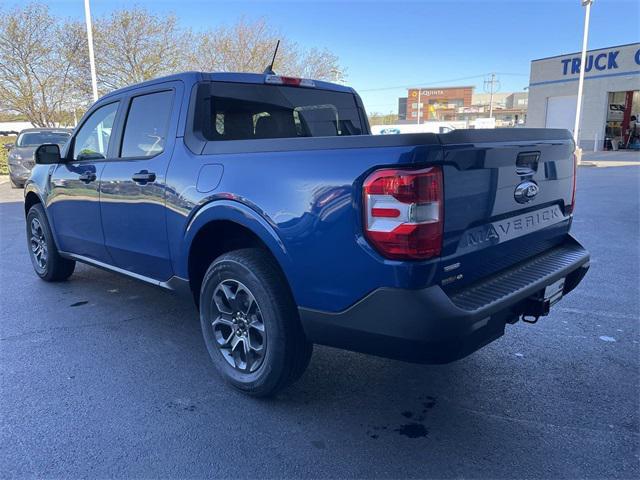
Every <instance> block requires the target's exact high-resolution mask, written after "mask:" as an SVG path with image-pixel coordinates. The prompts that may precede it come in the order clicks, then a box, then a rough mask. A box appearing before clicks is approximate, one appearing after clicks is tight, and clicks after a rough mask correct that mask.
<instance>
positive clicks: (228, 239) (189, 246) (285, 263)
mask: <svg viewBox="0 0 640 480" xmlns="http://www.w3.org/2000/svg"><path fill="white" fill-rule="evenodd" d="M184 244H185V246H184V251H183V262H182V263H183V265H182V268H181V270H182V271H183V272H185V273H186V274H187V278H188V279H189V285H190V288H191V291H192V293H193V296H194V299H195V300H196V305H197V302H198V298H199V295H200V286H201V284H202V279H203V277H204V274H205V273H206V271H207V268H209V265H210V264H211V262H212V261H213V260H215V259H216V258H217V257H219V256H220V255H222V254H224V253H227V252H229V251H232V250H236V249H240V248H247V247H256V248H262V249H263V250H264V251H265V252H267V253H268V254H269V255H270V256H271V257H272V258H273V259H274V260H275V262H276V264H277V265H278V266H279V267H280V271H281V273H282V275H283V277H284V279H285V281H286V284H287V285H288V287H289V290H290V291H291V294H292V298H294V299H295V297H294V296H293V295H294V293H293V291H292V288H291V283H290V281H289V279H290V278H291V270H292V263H291V261H290V258H289V256H288V254H287V250H286V247H285V245H284V244H283V242H282V241H281V239H280V238H279V236H278V234H277V233H276V230H275V228H274V227H273V226H272V225H271V224H270V223H269V222H267V220H265V218H264V217H263V216H262V215H260V214H259V213H258V212H256V211H255V210H253V209H251V208H249V207H247V206H246V205H244V204H242V203H239V202H235V201H227V200H223V201H218V202H213V203H211V204H209V205H206V206H204V207H202V208H201V209H200V210H199V211H198V212H197V213H196V215H195V216H194V217H193V218H192V220H191V221H190V222H189V225H188V227H187V230H186V234H185V241H184Z"/></svg>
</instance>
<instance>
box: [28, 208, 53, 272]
mask: <svg viewBox="0 0 640 480" xmlns="http://www.w3.org/2000/svg"><path fill="white" fill-rule="evenodd" d="M30 229H31V238H30V240H29V243H30V245H31V255H32V256H33V258H34V260H35V262H36V264H37V265H38V268H40V269H41V270H44V269H45V267H46V266H47V258H48V247H47V239H46V238H45V236H44V230H43V228H42V224H41V223H40V220H39V219H38V218H35V217H34V218H32V219H31V224H30Z"/></svg>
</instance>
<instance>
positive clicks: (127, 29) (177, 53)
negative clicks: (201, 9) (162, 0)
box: [94, 8, 191, 92]
mask: <svg viewBox="0 0 640 480" xmlns="http://www.w3.org/2000/svg"><path fill="white" fill-rule="evenodd" d="M190 37H191V35H190V32H189V31H188V30H184V29H181V28H180V27H179V26H178V24H177V20H176V17H175V16H174V15H168V16H164V15H163V16H160V15H155V14H153V13H151V12H149V11H147V10H145V9H142V8H134V9H132V10H119V11H116V12H114V13H112V14H111V16H110V17H108V18H102V19H98V20H97V21H96V22H95V24H94V50H95V54H96V71H97V77H98V84H99V88H100V90H101V91H102V92H107V91H110V90H113V89H116V88H120V87H124V86H126V85H130V84H132V83H137V82H142V81H144V80H149V79H151V78H155V77H159V76H162V75H168V74H171V73H176V72H179V71H182V70H184V69H185V68H186V66H187V63H186V58H187V52H188V47H189V43H190Z"/></svg>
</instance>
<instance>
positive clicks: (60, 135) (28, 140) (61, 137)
mask: <svg viewBox="0 0 640 480" xmlns="http://www.w3.org/2000/svg"><path fill="white" fill-rule="evenodd" d="M70 136H71V134H70V133H68V132H25V133H23V134H21V135H20V137H18V141H17V142H16V146H18V147H37V146H38V145H42V144H44V143H57V144H58V145H60V146H62V145H64V144H65V143H66V142H67V140H69V137H70Z"/></svg>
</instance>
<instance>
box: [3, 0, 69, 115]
mask: <svg viewBox="0 0 640 480" xmlns="http://www.w3.org/2000/svg"><path fill="white" fill-rule="evenodd" d="M63 31H64V25H61V24H60V22H58V21H57V20H56V19H55V18H54V17H52V16H51V15H50V14H49V11H48V9H47V7H46V6H44V5H41V4H35V3H32V4H29V5H27V6H26V7H24V8H15V9H13V10H11V11H4V12H2V15H0V109H1V110H3V111H5V112H8V111H11V112H17V113H19V114H21V115H23V116H24V117H26V118H27V119H28V120H29V121H30V122H31V123H33V124H34V125H37V126H42V127H44V126H49V127H50V126H55V125H56V124H57V123H58V122H60V120H61V118H62V115H63V112H64V111H65V110H67V109H68V106H69V94H70V89H71V82H70V81H69V79H70V74H71V62H70V61H69V55H68V54H69V53H71V52H68V51H65V50H64V49H63V48H62V43H61V40H60V39H61V38H62V35H61V32H63Z"/></svg>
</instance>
